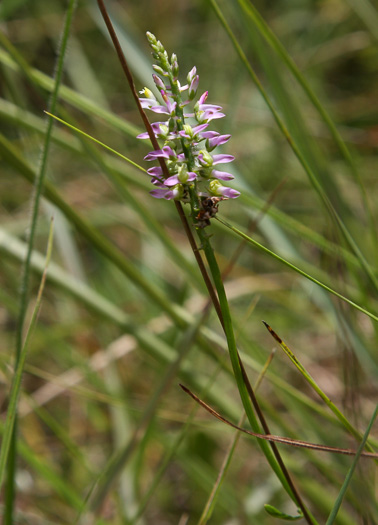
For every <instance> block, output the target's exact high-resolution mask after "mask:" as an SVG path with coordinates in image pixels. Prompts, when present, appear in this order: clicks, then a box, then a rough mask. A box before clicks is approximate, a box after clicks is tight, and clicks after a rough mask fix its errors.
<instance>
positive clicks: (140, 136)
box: [137, 131, 150, 139]
mask: <svg viewBox="0 0 378 525" xmlns="http://www.w3.org/2000/svg"><path fill="white" fill-rule="evenodd" d="M149 138H150V136H149V134H148V133H147V131H145V132H144V133H140V134H139V135H137V139H149Z"/></svg>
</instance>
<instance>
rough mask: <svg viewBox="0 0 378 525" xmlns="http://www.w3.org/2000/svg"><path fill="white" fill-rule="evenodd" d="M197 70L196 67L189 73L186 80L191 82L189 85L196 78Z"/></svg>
mask: <svg viewBox="0 0 378 525" xmlns="http://www.w3.org/2000/svg"><path fill="white" fill-rule="evenodd" d="M196 73H197V68H196V66H194V67H193V68H192V69H191V70H190V71H189V73H188V76H187V77H186V80H187V81H188V82H189V84H190V83H191V82H192V80H193V78H194V77H195V76H196Z"/></svg>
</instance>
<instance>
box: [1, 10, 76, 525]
mask: <svg viewBox="0 0 378 525" xmlns="http://www.w3.org/2000/svg"><path fill="white" fill-rule="evenodd" d="M75 6H76V2H75V0H71V1H70V3H69V5H68V8H67V13H66V18H65V22H64V26H63V30H62V38H61V42H60V47H59V50H58V58H57V64H56V71H55V78H54V79H52V82H53V89H52V93H51V99H50V104H49V109H50V110H51V111H53V112H54V111H55V108H56V105H57V102H58V92H59V88H60V84H61V80H62V76H63V63H64V56H65V52H66V49H67V43H68V38H69V32H70V27H71V23H72V19H73V13H74V10H75ZM52 127H53V121H52V119H49V120H48V123H47V129H46V135H45V140H44V144H43V148H42V154H41V162H40V166H39V170H38V173H37V177H36V179H35V191H34V195H33V197H32V213H31V220H30V234H29V242H28V251H27V255H26V260H25V264H24V268H23V274H22V277H21V294H20V312H19V317H18V325H17V331H16V348H15V366H16V369H17V367H18V362H19V360H20V357H21V354H22V348H23V345H22V333H23V327H24V322H25V315H26V308H27V297H28V288H29V275H30V259H31V254H32V251H33V244H34V237H35V233H36V228H37V219H38V211H39V202H40V197H41V192H42V187H43V181H44V178H45V174H46V168H47V158H48V153H49V146H50V141H51V135H52ZM14 408H15V407H14ZM13 417H14V420H13V422H12V432H11V434H10V444H9V450H7V455H8V479H7V486H6V491H5V500H6V506H5V515H4V523H5V525H11V524H12V523H13V510H14V499H15V475H16V468H15V465H16V456H17V446H16V442H17V436H16V434H17V414H16V413H15V414H14V416H13Z"/></svg>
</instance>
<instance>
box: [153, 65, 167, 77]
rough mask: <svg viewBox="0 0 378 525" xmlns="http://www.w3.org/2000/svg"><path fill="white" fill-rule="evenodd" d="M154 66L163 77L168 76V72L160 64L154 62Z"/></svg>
mask: <svg viewBox="0 0 378 525" xmlns="http://www.w3.org/2000/svg"><path fill="white" fill-rule="evenodd" d="M152 68H153V69H154V71H156V73H157V74H158V75H161V76H162V77H166V76H167V73H166V72H165V71H164V70H163V68H161V67H160V66H157V65H156V64H153V65H152Z"/></svg>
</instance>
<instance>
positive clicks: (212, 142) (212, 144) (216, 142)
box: [209, 135, 231, 149]
mask: <svg viewBox="0 0 378 525" xmlns="http://www.w3.org/2000/svg"><path fill="white" fill-rule="evenodd" d="M230 138H231V135H219V136H218V137H213V138H210V139H209V149H214V148H216V147H217V146H220V145H221V144H225V143H226V142H228V141H229V140H230Z"/></svg>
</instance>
